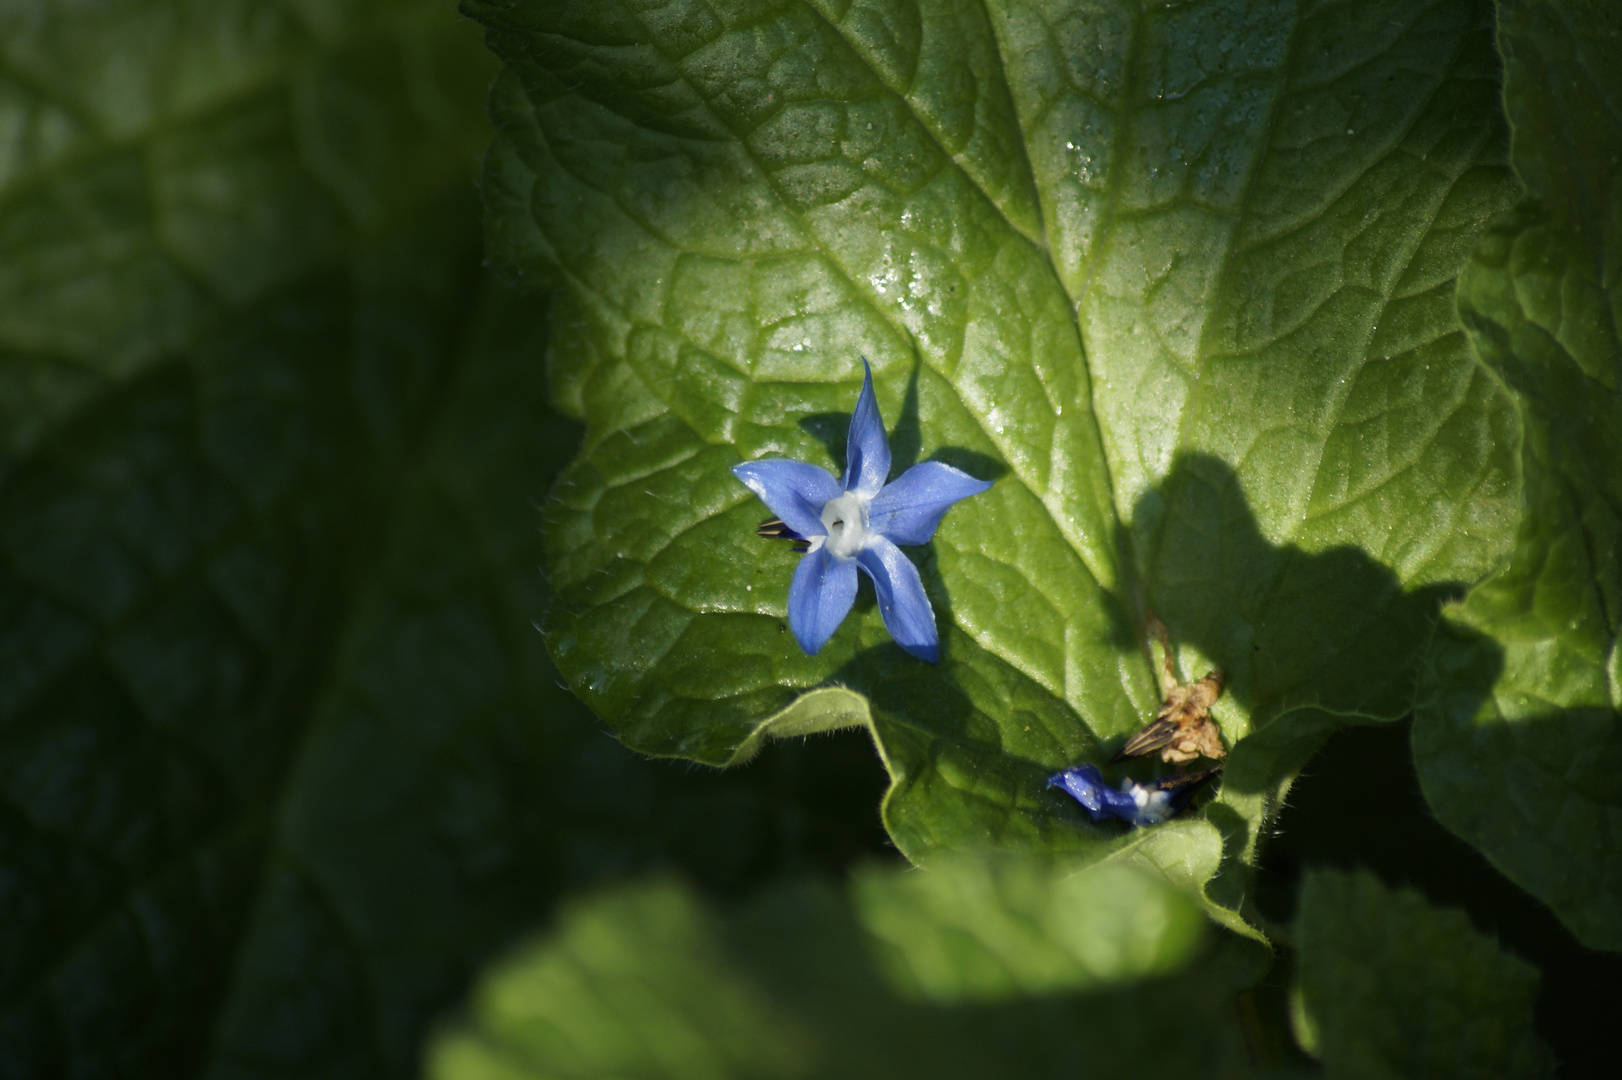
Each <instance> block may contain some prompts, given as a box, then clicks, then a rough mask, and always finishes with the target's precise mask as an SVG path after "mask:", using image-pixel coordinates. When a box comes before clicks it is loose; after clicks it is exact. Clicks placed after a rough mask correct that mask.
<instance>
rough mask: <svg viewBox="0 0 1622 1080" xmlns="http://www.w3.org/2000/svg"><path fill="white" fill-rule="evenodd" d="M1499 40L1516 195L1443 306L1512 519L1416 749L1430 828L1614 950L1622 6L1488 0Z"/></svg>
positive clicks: (1451, 635) (1440, 670)
mask: <svg viewBox="0 0 1622 1080" xmlns="http://www.w3.org/2000/svg"><path fill="white" fill-rule="evenodd" d="M1500 45H1501V48H1502V49H1503V52H1504V56H1505V62H1506V73H1505V87H1504V99H1505V103H1506V105H1507V108H1508V111H1509V118H1510V121H1511V123H1512V125H1513V128H1514V164H1515V168H1516V170H1517V172H1519V173H1520V175H1521V176H1522V178H1523V179H1524V180H1525V182H1526V186H1527V189H1528V192H1529V194H1530V196H1531V200H1530V201H1528V202H1527V203H1526V204H1525V205H1523V206H1522V207H1521V208H1519V209H1518V210H1517V211H1516V213H1515V214H1514V215H1513V216H1511V217H1510V218H1508V219H1507V220H1506V221H1504V222H1503V223H1502V224H1500V225H1499V226H1497V227H1495V228H1494V229H1493V230H1492V231H1491V233H1489V234H1488V235H1487V236H1486V237H1484V238H1483V240H1482V241H1481V244H1480V246H1479V247H1478V248H1477V249H1476V251H1475V254H1474V257H1473V259H1472V261H1471V263H1470V264H1469V267H1468V269H1467V271H1466V273H1465V274H1464V275H1463V276H1462V277H1461V279H1460V282H1459V305H1460V308H1461V311H1462V313H1463V316H1464V319H1465V322H1466V325H1467V326H1468V327H1469V330H1470V334H1471V338H1472V341H1473V342H1474V344H1475V346H1476V348H1477V350H1478V351H1479V352H1480V353H1481V355H1482V356H1483V357H1484V358H1485V359H1486V360H1487V361H1488V362H1489V363H1491V364H1492V365H1493V366H1494V367H1495V368H1496V369H1497V370H1498V371H1500V372H1502V374H1503V376H1504V379H1505V380H1506V381H1507V382H1508V383H1509V385H1510V386H1512V387H1513V388H1514V389H1515V390H1516V391H1517V392H1518V393H1519V396H1520V402H1521V415H1522V425H1523V429H1524V433H1525V434H1524V446H1523V448H1522V461H1523V471H1524V473H1525V509H1524V513H1523V518H1522V521H1521V525H1520V528H1519V530H1518V532H1517V534H1516V544H1515V553H1514V557H1513V559H1512V560H1511V562H1510V565H1509V567H1508V568H1507V569H1506V570H1505V571H1504V572H1503V573H1502V574H1500V575H1498V576H1495V577H1493V578H1492V579H1490V580H1489V581H1487V582H1486V583H1484V584H1482V585H1481V586H1479V587H1478V588H1476V589H1475V590H1474V591H1472V592H1471V594H1470V596H1469V598H1468V599H1467V600H1466V601H1465V602H1464V603H1463V604H1462V605H1460V606H1458V607H1456V608H1453V609H1450V611H1449V619H1448V621H1447V623H1446V624H1445V625H1444V627H1443V629H1442V630H1441V632H1440V633H1439V634H1438V635H1437V642H1436V648H1435V650H1434V654H1433V656H1432V658H1431V661H1430V664H1429V666H1428V669H1427V673H1426V678H1425V683H1424V687H1423V690H1424V692H1423V696H1422V700H1421V704H1420V708H1419V710H1418V712H1417V714H1416V719H1415V723H1414V732H1413V742H1414V756H1415V759H1416V761H1417V764H1418V767H1419V775H1420V780H1421V782H1422V783H1423V785H1424V789H1425V795H1426V798H1427V799H1429V800H1430V803H1431V805H1432V806H1433V807H1434V808H1435V810H1436V814H1437V816H1438V817H1439V818H1440V819H1441V820H1442V822H1443V823H1444V824H1446V825H1447V826H1448V827H1449V828H1450V829H1452V830H1454V831H1455V832H1457V833H1458V834H1459V835H1461V836H1463V837H1464V838H1465V839H1467V840H1469V841H1470V842H1471V843H1473V844H1475V845H1476V846H1477V847H1479V848H1481V850H1482V851H1484V852H1485V853H1486V854H1487V856H1488V858H1490V859H1491V860H1492V861H1493V863H1494V865H1496V866H1497V867H1498V868H1499V869H1500V870H1502V871H1503V872H1504V873H1505V874H1507V875H1508V876H1509V877H1510V878H1512V879H1513V880H1514V881H1516V882H1518V883H1519V884H1520V885H1522V886H1523V887H1524V888H1526V889H1527V890H1528V891H1530V892H1531V893H1532V894H1533V895H1535V896H1537V897H1538V898H1539V899H1541V900H1543V901H1544V902H1546V903H1547V904H1549V905H1550V906H1551V907H1552V908H1553V909H1554V910H1555V912H1556V913H1557V914H1558V915H1559V916H1560V918H1561V919H1562V920H1563V921H1564V922H1565V924H1566V925H1567V926H1568V927H1570V928H1571V930H1572V932H1573V933H1575V934H1576V935H1577V936H1578V937H1579V938H1580V939H1581V940H1582V941H1583V942H1585V943H1586V944H1588V945H1589V946H1591V947H1595V948H1604V949H1612V950H1622V712H1619V709H1622V689H1619V675H1622V672H1619V671H1618V668H1617V664H1618V652H1617V636H1618V619H1619V612H1622V575H1619V572H1618V564H1617V558H1618V553H1619V551H1622V338H1619V336H1618V334H1617V329H1616V326H1617V312H1618V308H1619V303H1622V294H1619V292H1618V288H1619V285H1618V273H1619V270H1622V232H1619V231H1618V229H1619V228H1622V184H1619V182H1618V178H1617V160H1618V157H1619V155H1622V120H1619V119H1618V117H1619V115H1622V11H1619V10H1618V9H1617V8H1616V6H1615V5H1609V4H1600V3H1542V2H1537V3H1522V2H1506V3H1504V4H1503V16H1502V22H1501V25H1500Z"/></svg>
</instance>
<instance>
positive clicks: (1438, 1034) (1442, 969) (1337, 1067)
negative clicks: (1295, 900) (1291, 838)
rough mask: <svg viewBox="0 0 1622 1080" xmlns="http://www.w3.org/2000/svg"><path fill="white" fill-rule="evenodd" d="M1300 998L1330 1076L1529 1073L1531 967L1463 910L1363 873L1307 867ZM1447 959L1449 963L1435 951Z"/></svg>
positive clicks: (1300, 928) (1545, 1063)
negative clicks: (1436, 904) (1447, 907)
mask: <svg viewBox="0 0 1622 1080" xmlns="http://www.w3.org/2000/svg"><path fill="white" fill-rule="evenodd" d="M1296 944H1297V947H1298V948H1299V950H1300V953H1299V957H1298V961H1297V973H1298V977H1299V980H1300V987H1299V989H1300V994H1301V997H1300V1001H1301V1003H1302V1006H1303V1007H1304V1010H1305V1013H1306V1019H1307V1021H1308V1023H1309V1024H1310V1026H1311V1028H1312V1029H1314V1030H1315V1032H1316V1042H1317V1045H1316V1046H1315V1047H1314V1053H1316V1054H1317V1055H1318V1056H1319V1057H1321V1058H1322V1060H1323V1063H1324V1066H1325V1072H1326V1074H1327V1075H1328V1076H1330V1077H1342V1076H1344V1077H1358V1078H1360V1080H1365V1078H1366V1080H1373V1078H1377V1077H1379V1078H1385V1077H1390V1078H1396V1077H1414V1078H1416V1080H1417V1078H1419V1077H1454V1076H1457V1077H1482V1078H1486V1077H1504V1078H1509V1077H1533V1076H1547V1075H1549V1074H1550V1073H1551V1071H1552V1069H1553V1064H1554V1063H1553V1060H1552V1059H1551V1057H1550V1055H1549V1052H1548V1049H1547V1047H1545V1046H1544V1045H1543V1044H1542V1043H1541V1042H1540V1041H1538V1038H1537V1036H1536V1035H1535V1034H1534V1033H1533V1031H1532V1004H1533V1000H1534V999H1535V998H1536V996H1537V983H1538V974H1537V970H1536V969H1535V968H1533V967H1532V965H1530V964H1528V963H1526V961H1524V960H1521V959H1519V958H1518V957H1515V956H1511V955H1510V954H1508V953H1506V952H1503V951H1502V950H1500V949H1499V948H1498V944H1497V942H1495V941H1493V940H1492V939H1491V938H1489V937H1487V936H1485V935H1483V934H1481V933H1480V932H1478V931H1477V930H1476V929H1475V928H1474V927H1472V926H1471V925H1470V920H1469V919H1468V918H1467V917H1466V916H1465V914H1464V912H1462V911H1441V910H1438V909H1436V908H1433V907H1431V906H1430V904H1428V903H1427V902H1426V901H1425V898H1424V897H1422V896H1420V895H1419V894H1418V893H1416V892H1412V891H1410V890H1408V889H1387V888H1386V887H1385V886H1384V885H1382V884H1380V881H1379V880H1378V879H1377V878H1375V877H1374V875H1373V874H1370V873H1368V872H1367V871H1360V872H1357V873H1340V872H1337V871H1328V870H1314V871H1310V872H1309V873H1308V874H1307V876H1306V880H1305V882H1304V883H1303V884H1302V887H1301V905H1300V910H1299V912H1298V914H1297V917H1296ZM1444 957H1445V958H1446V959H1445V961H1444V960H1442V959H1441V958H1444Z"/></svg>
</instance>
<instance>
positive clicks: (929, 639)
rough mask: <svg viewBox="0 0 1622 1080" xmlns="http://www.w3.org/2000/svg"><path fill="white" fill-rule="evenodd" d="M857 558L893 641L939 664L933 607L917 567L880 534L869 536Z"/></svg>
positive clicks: (924, 658)
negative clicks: (870, 581) (871, 581)
mask: <svg viewBox="0 0 1622 1080" xmlns="http://www.w3.org/2000/svg"><path fill="white" fill-rule="evenodd" d="M856 561H857V562H859V563H861V564H862V569H863V570H866V571H867V576H868V577H870V578H872V579H873V591H874V592H876V593H878V595H879V614H881V615H883V616H884V628H885V629H886V630H888V631H890V636H891V637H893V638H895V643H896V644H897V645H899V646H901V647H902V648H903V649H906V650H907V651H908V652H910V653H912V655H914V656H916V657H917V658H918V659H920V660H928V661H929V662H930V663H931V664H934V663H938V662H939V661H940V657H941V646H940V636H939V635H938V634H937V633H936V631H935V609H934V608H932V607H930V606H929V597H928V596H926V595H925V594H924V583H923V580H922V579H920V578H919V577H918V568H917V567H916V566H914V565H912V563H911V562H909V561H908V559H907V557H906V556H905V555H903V554H901V549H900V548H898V547H896V546H895V545H894V544H892V543H890V541H888V540H886V539H885V538H884V537H882V536H872V537H869V538H868V541H867V546H866V547H864V548H863V549H862V550H861V552H860V553H858V554H857V556H856Z"/></svg>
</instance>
